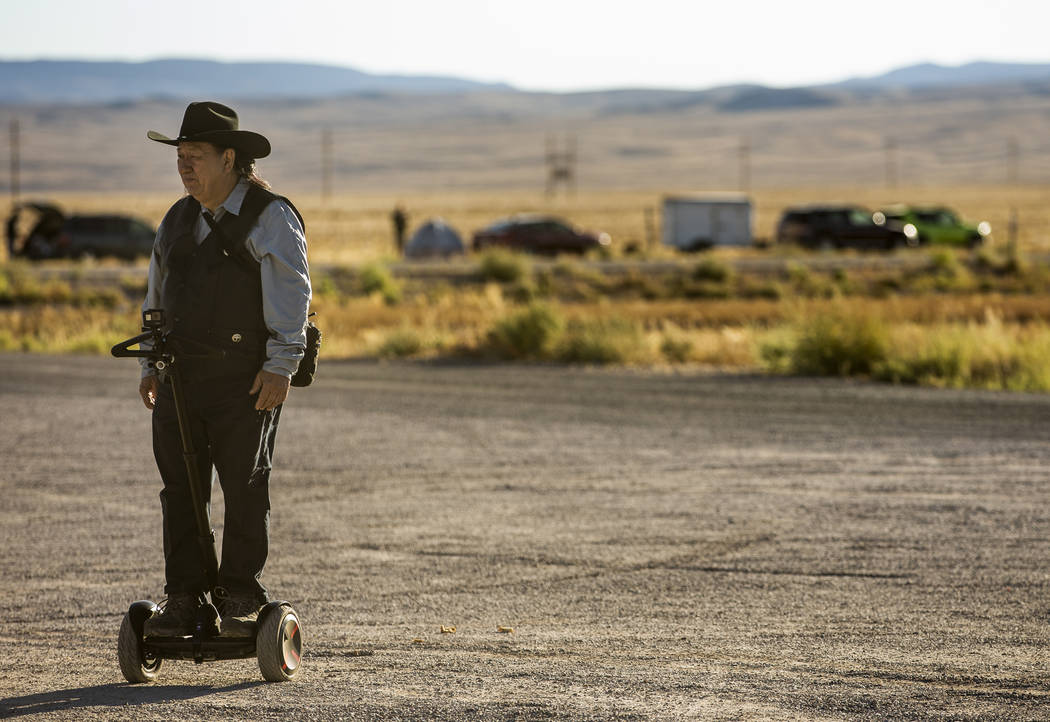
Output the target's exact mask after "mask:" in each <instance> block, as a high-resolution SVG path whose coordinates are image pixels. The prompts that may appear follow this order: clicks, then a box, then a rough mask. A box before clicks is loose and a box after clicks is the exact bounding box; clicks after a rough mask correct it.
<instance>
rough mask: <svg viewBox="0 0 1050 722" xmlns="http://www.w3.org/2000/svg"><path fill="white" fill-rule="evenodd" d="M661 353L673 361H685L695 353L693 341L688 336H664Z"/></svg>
mask: <svg viewBox="0 0 1050 722" xmlns="http://www.w3.org/2000/svg"><path fill="white" fill-rule="evenodd" d="M660 353H661V354H663V356H664V358H665V359H667V360H668V361H670V362H671V363H685V362H686V361H688V360H689V357H690V356H691V355H692V353H693V342H692V341H690V340H689V339H687V338H678V337H675V336H664V337H663V340H662V341H661V342H660Z"/></svg>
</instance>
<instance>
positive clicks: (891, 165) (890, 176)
mask: <svg viewBox="0 0 1050 722" xmlns="http://www.w3.org/2000/svg"><path fill="white" fill-rule="evenodd" d="M886 187H887V188H896V187H897V141H896V140H895V139H894V138H893V137H892V136H887V137H886Z"/></svg>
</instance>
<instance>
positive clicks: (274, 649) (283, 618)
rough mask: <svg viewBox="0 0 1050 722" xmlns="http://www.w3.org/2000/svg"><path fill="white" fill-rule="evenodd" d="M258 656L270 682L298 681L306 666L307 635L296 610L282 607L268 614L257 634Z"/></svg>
mask: <svg viewBox="0 0 1050 722" xmlns="http://www.w3.org/2000/svg"><path fill="white" fill-rule="evenodd" d="M255 653H256V656H257V657H258V659H259V670H260V671H261V672H262V676H263V679H265V680H266V681H267V682H288V681H290V680H293V679H295V677H296V675H298V674H299V670H300V669H301V665H302V653H303V634H302V630H301V629H300V627H299V615H298V614H296V613H295V610H294V609H292V608H291V607H290V606H288V605H281V606H280V607H277V608H276V609H273V610H271V611H270V613H269V614H267V615H266V617H265V618H264V619H263V620H262V622H260V624H259V631H258V632H257V633H256V637H255Z"/></svg>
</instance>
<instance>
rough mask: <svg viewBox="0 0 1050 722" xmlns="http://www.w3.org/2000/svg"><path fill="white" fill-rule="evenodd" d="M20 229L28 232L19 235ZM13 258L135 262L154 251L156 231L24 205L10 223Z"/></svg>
mask: <svg viewBox="0 0 1050 722" xmlns="http://www.w3.org/2000/svg"><path fill="white" fill-rule="evenodd" d="M20 228H27V229H28V230H26V231H25V232H24V234H20V230H19V229H20ZM6 232H7V248H8V252H9V253H10V255H11V256H24V257H26V258H29V259H32V260H43V259H48V258H87V257H103V256H113V257H116V258H123V259H127V260H132V259H134V258H137V257H139V256H149V254H150V253H152V251H153V239H154V238H155V237H156V235H157V231H156V229H155V228H153V227H152V226H150V225H149V224H148V223H146V222H145V221H143V220H141V219H139V218H135V217H133V216H126V215H118V214H98V215H94V214H92V215H81V214H76V215H71V216H66V215H65V214H64V213H63V212H62V211H61V210H60V209H59V208H58V207H57V206H55V205H52V204H50V203H23V204H21V205H19V206H16V207H15V209H14V211H12V213H11V216H10V217H9V218H8V220H7V226H6Z"/></svg>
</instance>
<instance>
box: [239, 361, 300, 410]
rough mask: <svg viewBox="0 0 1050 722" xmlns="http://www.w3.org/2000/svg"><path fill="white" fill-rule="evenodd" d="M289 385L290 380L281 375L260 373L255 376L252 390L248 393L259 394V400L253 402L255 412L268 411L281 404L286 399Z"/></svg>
mask: <svg viewBox="0 0 1050 722" xmlns="http://www.w3.org/2000/svg"><path fill="white" fill-rule="evenodd" d="M291 385H292V380H291V379H290V378H288V377H287V376H282V375H281V374H275V373H271V372H270V371H260V372H259V373H257V374H255V382H254V383H252V388H251V390H250V391H249V392H248V393H249V394H254V393H258V394H259V398H257V399H256V400H255V410H256V411H269V410H270V409H274V408H277V407H278V406H280V405H281V404H283V403H284V400H285V399H287V398H288V388H289V387H290V386H291Z"/></svg>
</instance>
